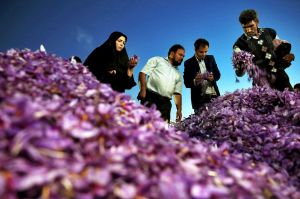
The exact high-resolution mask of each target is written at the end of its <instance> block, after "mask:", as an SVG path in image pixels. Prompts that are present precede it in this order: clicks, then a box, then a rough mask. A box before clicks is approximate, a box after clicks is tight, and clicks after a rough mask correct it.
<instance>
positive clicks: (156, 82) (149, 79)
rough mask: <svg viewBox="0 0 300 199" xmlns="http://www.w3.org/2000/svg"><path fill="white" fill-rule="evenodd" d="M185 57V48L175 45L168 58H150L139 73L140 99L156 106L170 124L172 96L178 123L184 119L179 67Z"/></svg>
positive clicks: (144, 102) (143, 102)
mask: <svg viewBox="0 0 300 199" xmlns="http://www.w3.org/2000/svg"><path fill="white" fill-rule="evenodd" d="M184 55H185V50H184V47H183V46H181V45H180V44H175V45H173V46H172V47H171V48H170V49H169V52H168V57H166V58H164V57H159V56H156V57H152V58H150V59H149V60H148V61H147V63H146V65H145V66H144V68H143V69H142V70H141V72H140V73H139V82H140V92H139V94H138V99H140V100H141V103H142V104H145V105H146V106H149V107H150V106H151V105H152V104H155V105H156V107H157V109H158V110H159V111H160V112H161V117H162V118H163V119H164V120H166V121H168V122H170V115H171V108H172V104H171V98H172V96H174V101H175V105H176V108H177V112H176V121H177V122H178V121H180V120H181V117H182V112H181V111H182V97H181V92H182V78H181V74H180V72H179V70H178V66H180V64H181V62H182V61H183V58H184Z"/></svg>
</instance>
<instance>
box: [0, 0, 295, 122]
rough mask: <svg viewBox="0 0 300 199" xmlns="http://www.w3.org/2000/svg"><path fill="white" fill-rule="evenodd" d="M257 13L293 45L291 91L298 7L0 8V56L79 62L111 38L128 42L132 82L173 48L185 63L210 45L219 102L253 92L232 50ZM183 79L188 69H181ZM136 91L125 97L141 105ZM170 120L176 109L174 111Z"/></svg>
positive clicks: (228, 3) (96, 1) (137, 1)
mask: <svg viewBox="0 0 300 199" xmlns="http://www.w3.org/2000/svg"><path fill="white" fill-rule="evenodd" d="M248 8H252V9H256V10H257V11H258V14H259V18H260V26H261V27H271V28H274V29H275V30H276V31H277V33H278V35H279V37H280V38H282V39H286V40H288V41H289V42H291V43H292V51H293V53H294V54H295V56H296V59H295V61H294V62H293V64H292V66H291V67H290V68H288V69H287V73H288V74H289V76H290V80H291V83H292V85H294V84H295V83H298V82H300V61H299V60H300V39H299V38H300V25H299V21H300V20H299V19H300V1H299V0H285V1H283V0H251V1H250V0H243V1H241V0H218V1H214V0H211V1H200V0H186V1H178V0H151V1H149V0H86V1H76V0H72V1H71V0H62V1H61V0H60V1H59V0H51V1H50V0H48V1H45V0H28V1H20V0H2V1H1V7H0V27H1V31H0V34H1V36H0V51H1V52H5V51H6V50H8V49H10V48H18V49H24V48H29V49H32V50H36V49H38V48H39V46H40V44H43V45H44V46H45V48H46V50H47V52H48V53H51V54H56V55H58V56H61V57H64V58H66V59H67V58H69V57H70V56H72V55H77V56H79V57H81V59H82V60H85V58H86V57H87V56H88V54H89V53H90V52H91V51H92V50H93V49H94V48H96V47H97V46H99V45H100V44H102V43H103V42H104V41H105V40H106V39H107V38H108V36H109V34H110V33H111V32H113V31H116V30H117V31H121V32H123V33H125V34H126V35H127V36H128V43H127V46H126V48H127V51H128V54H129V56H130V55H132V54H137V55H138V56H139V57H140V62H139V64H138V66H137V67H136V69H135V73H134V75H135V79H136V80H137V77H138V73H139V71H140V70H141V69H142V67H143V66H144V65H145V63H146V61H147V60H148V59H149V58H150V57H153V56H167V52H168V49H169V48H170V46H171V45H173V44H175V43H180V44H182V45H183V46H184V47H185V49H186V57H185V60H186V59H188V58H190V57H191V56H193V54H194V49H193V43H194V41H195V40H196V39H197V38H200V37H202V38H206V39H207V40H208V41H209V42H210V48H209V54H213V55H214V56H215V59H216V61H217V64H218V66H219V69H220V72H221V79H220V80H219V81H218V86H219V89H220V92H221V94H224V93H226V92H233V91H235V90H236V89H242V88H249V87H251V83H250V82H248V80H247V77H246V76H245V77H243V78H240V83H235V74H234V71H233V66H232V64H231V56H232V45H233V43H234V42H235V40H236V39H237V38H238V37H239V36H240V35H241V34H242V28H241V27H240V24H239V22H238V16H239V14H240V12H241V11H242V10H244V9H248ZM180 71H181V72H183V64H182V65H181V66H180ZM138 90H139V88H138V86H136V87H134V88H133V89H132V90H130V91H126V93H127V94H129V95H130V96H132V98H133V99H136V96H137V93H138ZM172 109H173V110H172V116H171V118H172V119H173V118H174V117H175V110H176V108H175V106H174V104H173V108H172ZM192 112H193V110H192V108H191V102H190V90H189V89H187V88H185V87H184V86H183V116H184V117H187V116H189V115H190V114H191V113H192Z"/></svg>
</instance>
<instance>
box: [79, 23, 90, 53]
mask: <svg viewBox="0 0 300 199" xmlns="http://www.w3.org/2000/svg"><path fill="white" fill-rule="evenodd" d="M76 41H77V42H78V43H79V44H80V45H82V47H83V48H84V49H88V50H90V49H91V48H92V47H93V46H92V44H93V41H94V39H93V36H92V35H90V34H88V33H87V32H86V31H84V30H83V29H82V28H80V27H77V29H76Z"/></svg>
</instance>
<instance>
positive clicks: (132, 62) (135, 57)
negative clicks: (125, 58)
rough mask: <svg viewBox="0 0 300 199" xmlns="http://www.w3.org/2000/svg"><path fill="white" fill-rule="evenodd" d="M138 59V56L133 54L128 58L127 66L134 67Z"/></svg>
mask: <svg viewBox="0 0 300 199" xmlns="http://www.w3.org/2000/svg"><path fill="white" fill-rule="evenodd" d="M138 60H139V58H138V56H136V55H133V56H132V57H131V58H130V59H129V62H128V67H129V68H130V69H132V68H134V67H135V66H136V65H137V63H138Z"/></svg>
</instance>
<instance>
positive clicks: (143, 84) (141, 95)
mask: <svg viewBox="0 0 300 199" xmlns="http://www.w3.org/2000/svg"><path fill="white" fill-rule="evenodd" d="M139 82H140V92H139V95H138V97H139V98H140V99H144V98H145V97H146V89H147V81H146V74H145V73H143V72H140V73H139Z"/></svg>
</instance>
